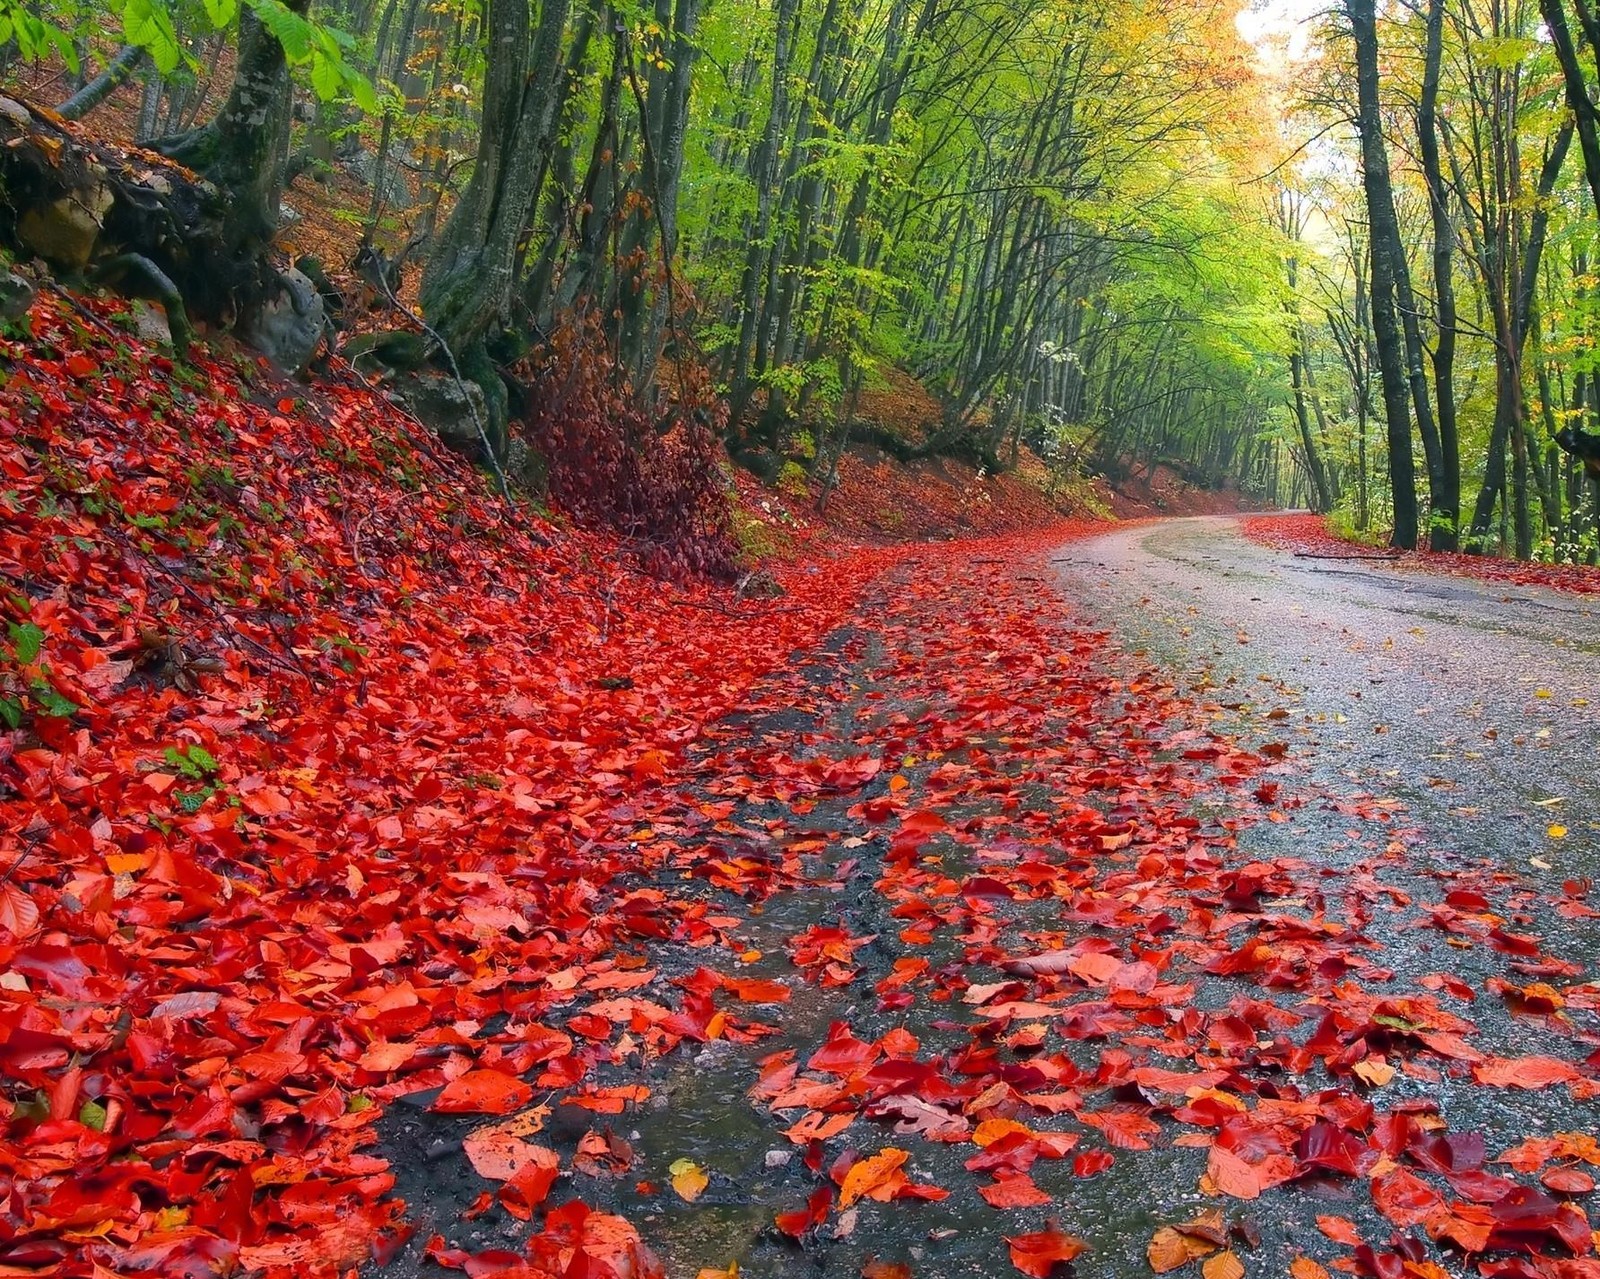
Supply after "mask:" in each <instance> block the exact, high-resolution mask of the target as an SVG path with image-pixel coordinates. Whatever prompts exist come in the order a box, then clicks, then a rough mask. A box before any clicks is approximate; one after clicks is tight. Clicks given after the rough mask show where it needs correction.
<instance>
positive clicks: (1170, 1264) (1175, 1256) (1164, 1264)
mask: <svg viewBox="0 0 1600 1279" xmlns="http://www.w3.org/2000/svg"><path fill="white" fill-rule="evenodd" d="M1216 1250H1217V1245H1216V1244H1214V1243H1212V1242H1211V1241H1210V1240H1208V1239H1201V1238H1199V1237H1197V1236H1195V1235H1186V1234H1184V1233H1183V1232H1182V1231H1181V1230H1174V1229H1173V1228H1172V1227H1171V1226H1162V1227H1161V1229H1160V1230H1158V1231H1156V1232H1155V1234H1154V1235H1153V1236H1152V1237H1151V1239H1150V1246H1149V1247H1148V1248H1146V1249H1145V1259H1146V1260H1147V1261H1149V1263H1150V1269H1152V1270H1154V1271H1155V1272H1156V1273H1157V1274H1158V1275H1164V1274H1166V1273H1167V1272H1168V1271H1169V1270H1178V1269H1180V1268H1181V1267H1183V1266H1187V1265H1188V1264H1189V1263H1190V1262H1191V1261H1195V1260H1198V1259H1199V1258H1201V1257H1203V1256H1205V1255H1206V1254H1207V1253H1208V1252H1215V1251H1216Z"/></svg>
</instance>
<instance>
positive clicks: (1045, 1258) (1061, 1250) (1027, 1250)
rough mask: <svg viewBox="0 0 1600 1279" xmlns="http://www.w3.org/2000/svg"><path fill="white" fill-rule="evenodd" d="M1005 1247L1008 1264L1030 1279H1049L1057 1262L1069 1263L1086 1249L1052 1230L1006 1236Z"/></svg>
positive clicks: (1080, 1241) (1078, 1242)
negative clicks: (1008, 1258) (1009, 1256)
mask: <svg viewBox="0 0 1600 1279" xmlns="http://www.w3.org/2000/svg"><path fill="white" fill-rule="evenodd" d="M1006 1243H1008V1244H1009V1245H1010V1246H1011V1264H1012V1265H1014V1266H1015V1267H1016V1268H1017V1269H1018V1270H1020V1271H1022V1273H1023V1274H1025V1275H1032V1276H1033V1279H1049V1276H1050V1274H1051V1272H1052V1271H1054V1270H1055V1268H1056V1265H1057V1264H1058V1263H1059V1262H1063V1261H1071V1260H1072V1259H1073V1258H1074V1257H1076V1256H1078V1255H1079V1254H1080V1253H1081V1252H1082V1251H1083V1250H1084V1247H1085V1246H1086V1245H1085V1244H1084V1242H1083V1240H1081V1239H1077V1238H1074V1237H1073V1236H1072V1235H1068V1234H1063V1233H1062V1232H1061V1231H1059V1230H1056V1229H1054V1228H1052V1229H1048V1230H1036V1231H1034V1232H1033V1233H1032V1234H1027V1235H1015V1236H1011V1235H1008V1236H1007V1237H1006Z"/></svg>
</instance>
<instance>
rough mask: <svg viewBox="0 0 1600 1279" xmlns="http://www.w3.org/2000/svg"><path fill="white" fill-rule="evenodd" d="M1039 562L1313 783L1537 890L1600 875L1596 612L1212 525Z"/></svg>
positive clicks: (1128, 537) (1135, 537) (1148, 528)
mask: <svg viewBox="0 0 1600 1279" xmlns="http://www.w3.org/2000/svg"><path fill="white" fill-rule="evenodd" d="M1055 562H1056V564H1057V566H1058V567H1059V568H1060V570H1061V572H1062V574H1063V575H1064V577H1065V579H1066V581H1065V589H1066V591H1067V594H1068V596H1069V598H1072V599H1074V600H1075V601H1077V603H1078V606H1079V608H1080V609H1081V611H1082V612H1083V613H1084V614H1085V615H1086V616H1087V617H1089V618H1091V619H1095V620H1097V621H1099V622H1102V623H1103V624H1104V625H1105V626H1106V628H1107V629H1108V630H1111V631H1113V632H1114V633H1115V634H1116V635H1117V636H1118V638H1119V639H1120V641H1121V642H1122V644H1123V645H1124V646H1131V647H1132V648H1134V649H1146V650H1148V653H1149V657H1150V658H1151V659H1152V661H1153V662H1157V663H1159V664H1160V665H1162V666H1164V667H1166V668H1168V669H1169V670H1170V671H1171V672H1172V673H1173V675H1174V676H1175V677H1176V678H1178V679H1180V680H1181V681H1186V682H1187V685H1188V687H1189V688H1191V689H1196V690H1200V691H1202V692H1203V693H1205V695H1207V696H1209V697H1210V698H1212V699H1213V700H1215V701H1216V702H1218V703H1220V704H1222V705H1224V706H1225V707H1230V708H1231V709H1232V711H1233V713H1235V714H1237V715H1238V716H1239V717H1240V719H1241V720H1243V721H1245V726H1246V727H1249V726H1250V722H1251V721H1253V722H1254V727H1256V728H1257V729H1258V730H1259V731H1260V732H1261V733H1263V734H1264V735H1276V736H1277V737H1279V738H1281V739H1282V740H1284V741H1286V742H1287V743H1288V744H1289V745H1290V748H1291V758H1293V759H1295V760H1297V761H1298V763H1299V765H1300V766H1301V767H1302V768H1304V769H1306V770H1308V771H1309V772H1310V773H1311V774H1312V775H1313V776H1314V777H1315V778H1316V779H1317V780H1319V781H1322V782H1324V783H1328V784H1333V785H1336V786H1342V787H1343V788H1344V789H1347V790H1348V789H1350V788H1352V787H1354V788H1357V789H1364V790H1369V791H1373V792H1377V793H1386V794H1393V795H1397V796H1399V797H1400V798H1402V799H1404V800H1405V801H1406V802H1407V806H1408V808H1409V809H1410V811H1411V813H1412V815H1413V816H1414V817H1415V818H1416V819H1417V821H1418V822H1419V823H1420V825H1421V827H1422V830H1423V832H1424V834H1425V835H1426V836H1427V838H1428V840H1429V842H1430V843H1431V844H1434V845H1436V846H1440V847H1451V846H1454V847H1457V848H1459V849H1460V851H1463V852H1474V853H1483V852H1485V851H1490V850H1493V851H1495V852H1496V853H1497V855H1498V856H1500V857H1501V858H1503V859H1504V861H1505V863H1506V864H1507V865H1508V866H1510V867H1513V868H1515V869H1517V870H1519V871H1521V872H1523V873H1525V874H1528V875H1530V876H1532V877H1533V878H1534V879H1536V880H1537V879H1539V878H1541V877H1543V878H1545V879H1548V880H1550V881H1552V882H1553V883H1559V881H1560V880H1562V879H1563V878H1567V877H1570V876H1572V875H1575V874H1591V875H1593V874H1596V873H1597V872H1600V854H1597V850H1600V718H1597V717H1600V601H1595V600H1591V599H1590V598H1588V597H1584V596H1576V595H1571V594H1563V593H1561V592H1557V591H1551V590H1546V589H1543V588H1534V587H1523V586H1507V585H1505V584H1503V583H1493V582H1480V581H1476V580H1473V579H1469V578H1464V577H1456V576H1449V575H1443V574H1433V573H1425V572H1422V571H1419V570H1417V569H1413V568H1409V567H1407V568H1401V567H1396V566H1394V565H1391V564H1388V563H1385V562H1382V561H1374V560H1357V559H1351V560H1332V559H1304V558H1297V557H1295V556H1293V555H1290V554H1289V553H1287V552H1284V551H1279V550H1274V549H1270V548H1267V547H1264V546H1260V545H1258V544H1256V543H1253V542H1250V541H1248V540H1247V539H1245V538H1244V537H1243V536H1242V535H1241V534H1240V532H1239V530H1238V525H1237V522H1236V521H1234V520H1231V519H1226V518H1208V519H1192V520H1176V521H1166V522H1162V523H1160V524H1154V525H1149V524H1146V525H1142V526H1140V527H1137V528H1130V529H1126V530H1121V531H1118V532H1115V533H1110V534H1107V535H1106V536H1104V537H1100V538H1097V539H1095V540H1093V541H1089V542H1078V543H1073V544H1071V545H1069V546H1067V547H1065V548H1063V550H1062V551H1061V552H1060V553H1059V554H1058V556H1057V557H1056V561H1055ZM1274 712H1287V715H1283V714H1278V715H1277V716H1276V717H1275V718H1267V717H1268V716H1271V715H1273V713H1274ZM1553 825H1555V826H1565V827H1566V828H1567V829H1568V834H1567V835H1566V836H1565V838H1562V839H1552V838H1551V837H1550V835H1549V828H1550V827H1551V826H1553ZM1530 858H1537V859H1538V860H1539V861H1543V862H1545V863H1547V864H1548V865H1549V866H1550V868H1551V869H1550V870H1548V871H1544V870H1542V868H1540V867H1538V866H1537V865H1536V864H1531V863H1530Z"/></svg>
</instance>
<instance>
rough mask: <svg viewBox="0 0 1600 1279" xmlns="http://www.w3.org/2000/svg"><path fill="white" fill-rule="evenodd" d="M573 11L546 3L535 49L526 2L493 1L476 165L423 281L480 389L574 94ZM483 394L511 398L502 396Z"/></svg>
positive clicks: (435, 317)
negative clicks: (566, 56) (569, 67)
mask: <svg viewBox="0 0 1600 1279" xmlns="http://www.w3.org/2000/svg"><path fill="white" fill-rule="evenodd" d="M569 8H570V0H545V3H544V4H543V5H542V6H541V9H540V13H539V22H538V27H537V29H536V30H535V32H534V36H533V40H532V45H531V49H530V45H529V40H528V29H529V22H528V4H527V0H491V2H490V5H489V13H488V35H489V55H488V57H489V62H488V70H487V72H486V73H485V81H484V94H483V123H482V131H481V133H480V135H479V139H478V158H477V164H476V165H475V166H474V168H473V171H472V178H471V180H470V181H469V182H468V184H467V189H466V191H465V192H463V194H462V196H461V200H460V202H459V203H458V204H457V205H456V207H455V210H454V211H453V212H452V214H451V215H450V220H449V222H448V223H447V224H446V225H445V229H444V231H443V232H442V233H441V234H440V236H439V239H438V242H437V243H436V244H435V246H434V250H433V253H432V254H431V255H430V256H429V258H428V262H427V266H426V267H425V268H424V270H423V274H422V291H421V300H422V309H423V314H424V315H425V316H427V318H428V322H429V324H430V326H431V327H432V328H433V330H434V331H435V332H436V333H437V334H438V335H439V337H440V338H441V339H442V340H443V341H444V343H445V344H446V345H447V346H449V347H450V349H451V351H452V353H453V354H454V356H455V358H456V359H457V360H458V361H459V362H461V364H462V367H463V369H464V370H465V369H466V367H467V366H468V365H469V364H470V365H471V366H472V370H473V371H472V373H471V376H472V377H473V379H474V380H475V381H479V383H480V385H482V384H483V382H484V380H485V379H486V378H487V377H490V376H492V370H489V369H488V362H487V358H486V355H485V354H484V350H483V348H484V342H485V339H486V337H487V336H488V335H489V334H490V333H491V332H492V331H493V330H495V329H497V328H498V327H500V326H501V325H502V324H503V323H504V322H505V318H506V312H507V309H508V307H509V304H510V301H511V292H512V286H513V284H514V282H515V280H516V276H517V249H518V246H519V245H520V244H521V241H522V235H523V231H524V229H525V228H526V227H527V224H528V219H529V217H530V216H531V214H532V212H533V208H534V203H535V201H536V199H537V198H538V194H539V188H540V186H541V185H542V184H543V181H544V174H545V170H546V168H547V165H548V161H549V155H550V142H551V132H552V127H553V125H554V122H555V118H556V111H557V108H558V107H559V106H560V104H561V101H562V99H563V96H564V94H565V91H566V85H565V77H563V76H562V75H561V74H560V71H561V65H562V63H561V37H562V33H563V31H564V30H565V28H566V23H567V13H568V10H569ZM484 390H485V392H486V393H488V394H490V395H491V398H492V399H500V398H503V394H504V392H503V390H497V389H491V387H489V386H487V385H485V386H484Z"/></svg>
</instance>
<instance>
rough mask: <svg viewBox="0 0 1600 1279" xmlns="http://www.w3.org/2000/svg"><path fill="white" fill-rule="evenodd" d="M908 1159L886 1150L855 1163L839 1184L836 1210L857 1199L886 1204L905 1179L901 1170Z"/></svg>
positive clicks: (888, 1147) (904, 1154)
mask: <svg viewBox="0 0 1600 1279" xmlns="http://www.w3.org/2000/svg"><path fill="white" fill-rule="evenodd" d="M910 1157H911V1156H910V1155H909V1154H907V1153H906V1152H905V1151H904V1150H896V1149H895V1148H894V1147H893V1146H885V1147H884V1148H883V1149H882V1150H880V1151H879V1152H878V1153H877V1154H875V1155H873V1156H871V1157H870V1158H867V1159H861V1160H858V1161H857V1162H856V1163H854V1164H852V1165H851V1166H850V1171H849V1172H847V1173H845V1175H844V1180H843V1181H842V1182H840V1183H839V1208H840V1210H841V1211H842V1210H844V1209H845V1208H848V1207H849V1206H850V1205H851V1204H853V1203H855V1201H856V1200H857V1199H862V1198H868V1199H880V1200H888V1199H890V1198H892V1197H893V1192H894V1189H895V1188H896V1187H898V1186H899V1185H901V1184H903V1183H904V1181H905V1179H906V1176H905V1174H904V1173H903V1172H901V1171H900V1169H901V1168H902V1167H903V1166H904V1164H905V1162H906V1160H907V1159H909V1158H910Z"/></svg>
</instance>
